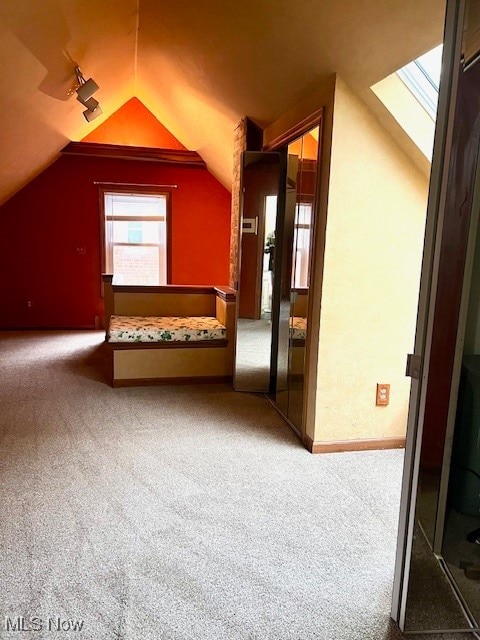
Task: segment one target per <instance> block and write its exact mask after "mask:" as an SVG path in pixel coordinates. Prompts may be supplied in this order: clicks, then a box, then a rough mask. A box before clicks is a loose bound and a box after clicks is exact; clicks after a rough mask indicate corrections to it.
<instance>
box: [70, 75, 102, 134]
mask: <svg viewBox="0 0 480 640" xmlns="http://www.w3.org/2000/svg"><path fill="white" fill-rule="evenodd" d="M74 71H75V76H76V78H77V82H76V85H75V88H74V89H73V90H72V91H71V93H70V95H71V94H73V92H74V91H75V92H76V93H77V100H78V101H79V102H81V103H82V104H83V106H84V107H87V108H86V110H85V111H84V112H83V115H84V117H85V120H86V121H87V122H91V121H92V120H95V118H98V116H101V115H102V113H103V111H102V109H101V107H100V104H99V102H98V100H95V98H92V96H93V94H94V93H95V92H96V91H98V89H99V88H100V87H99V86H98V84H97V83H96V82H95V80H93V78H89V79H88V80H85V78H84V77H83V73H82V72H81V71H80V67H75V69H74Z"/></svg>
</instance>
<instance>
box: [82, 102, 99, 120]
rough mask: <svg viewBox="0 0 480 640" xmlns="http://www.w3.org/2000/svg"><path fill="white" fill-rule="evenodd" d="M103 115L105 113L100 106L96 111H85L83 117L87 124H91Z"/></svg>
mask: <svg viewBox="0 0 480 640" xmlns="http://www.w3.org/2000/svg"><path fill="white" fill-rule="evenodd" d="M95 102H96V100H95ZM97 104H98V103H97ZM102 113H103V111H102V108H101V106H100V105H98V106H97V107H95V109H85V111H84V112H83V115H84V116H85V120H86V121H87V122H91V121H92V120H95V118H98V116H101V115H102Z"/></svg>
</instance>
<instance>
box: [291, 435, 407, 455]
mask: <svg viewBox="0 0 480 640" xmlns="http://www.w3.org/2000/svg"><path fill="white" fill-rule="evenodd" d="M303 442H304V444H305V447H306V448H307V449H308V450H309V451H310V453H341V452H343V451H375V450H380V449H404V448H405V438H404V437H403V438H365V439H359V440H332V441H330V442H324V441H316V442H314V441H313V440H312V439H311V438H310V437H309V436H307V435H305V436H304V438H303Z"/></svg>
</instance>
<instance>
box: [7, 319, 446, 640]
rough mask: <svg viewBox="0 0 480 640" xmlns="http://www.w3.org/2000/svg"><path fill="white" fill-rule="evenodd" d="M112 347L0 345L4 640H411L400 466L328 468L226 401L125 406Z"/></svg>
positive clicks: (75, 338) (260, 413)
mask: <svg viewBox="0 0 480 640" xmlns="http://www.w3.org/2000/svg"><path fill="white" fill-rule="evenodd" d="M101 340H102V335H101V334H100V333H98V332H68V333H67V332H65V333H61V332H50V333H35V332H31V333H19V334H15V333H3V334H1V342H0V349H1V361H2V370H3V379H2V383H1V387H0V437H1V440H0V442H1V448H2V457H1V467H0V481H1V495H0V498H1V499H0V522H1V548H2V553H1V558H0V637H1V638H2V640H3V639H7V638H18V637H24V636H26V637H32V638H35V639H37V638H53V637H55V638H58V637H78V638H88V639H91V640H107V639H117V640H119V639H121V640H136V639H142V640H148V639H156V640H158V639H161V640H167V639H172V640H173V639H175V640H184V639H185V640H186V639H190V638H191V639H195V640H209V639H215V640H223V639H225V640H247V639H248V640H257V639H258V640H260V639H261V640H274V639H275V640H277V639H278V640H290V639H291V640H309V639H314V638H315V639H325V640H327V639H328V640H347V639H348V640H356V639H359V640H360V639H361V640H370V639H371V640H386V639H389V640H393V639H397V638H399V637H400V634H399V633H398V632H397V631H396V630H395V629H394V628H393V626H392V625H391V623H390V622H389V608H390V597H391V585H392V577H393V565H394V554H395V542H396V522H397V514H398V508H399V492H400V480H401V466H402V456H403V452H402V451H384V452H365V453H357V454H330V455H324V456H313V455H311V454H309V453H308V452H307V451H305V450H304V449H303V448H302V447H301V446H300V445H299V444H298V442H297V441H296V439H295V437H294V436H293V435H292V434H291V432H290V431H289V430H288V428H287V427H286V426H285V425H284V424H283V422H282V421H281V419H280V418H279V416H278V415H277V414H276V412H275V411H274V409H273V408H272V407H271V406H270V404H269V403H268V401H267V400H266V399H264V398H263V397H262V396H255V395H249V394H238V393H234V392H233V391H232V390H231V389H230V388H229V387H227V386H197V387H148V388H132V389H112V388H110V387H109V386H108V385H106V384H105V378H104V375H105V373H104V366H105V363H104V357H103V355H102V346H101ZM5 616H7V617H9V618H10V619H12V620H13V619H15V618H16V617H18V616H24V617H25V619H26V623H27V624H28V622H29V620H30V618H31V617H32V616H38V618H39V619H41V621H42V622H43V624H44V628H43V629H42V630H41V631H37V632H31V633H30V635H28V634H21V633H19V632H18V631H13V630H10V631H7V630H6V628H5V624H6V623H5V622H4V620H5ZM49 617H51V618H54V619H57V618H58V617H60V618H61V619H62V620H64V619H72V618H78V619H79V620H83V628H82V631H79V632H72V631H70V632H58V631H49V630H48V629H45V625H46V624H47V622H48V618H49ZM37 624H38V622H37ZM443 637H444V638H446V636H443ZM430 638H432V636H430Z"/></svg>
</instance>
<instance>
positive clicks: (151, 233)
mask: <svg viewBox="0 0 480 640" xmlns="http://www.w3.org/2000/svg"><path fill="white" fill-rule="evenodd" d="M102 198H103V215H102V228H103V237H104V260H103V265H102V268H103V270H104V271H105V272H107V273H113V275H114V277H115V282H116V283H117V284H126V285H153V286H157V285H162V284H167V282H168V268H167V265H168V249H167V237H168V228H167V221H168V208H169V193H153V192H146V191H145V192H144V191H143V190H142V191H141V192H140V189H139V192H136V193H134V192H133V191H130V190H128V191H116V190H115V191H114V190H107V189H104V190H103V191H102Z"/></svg>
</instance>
